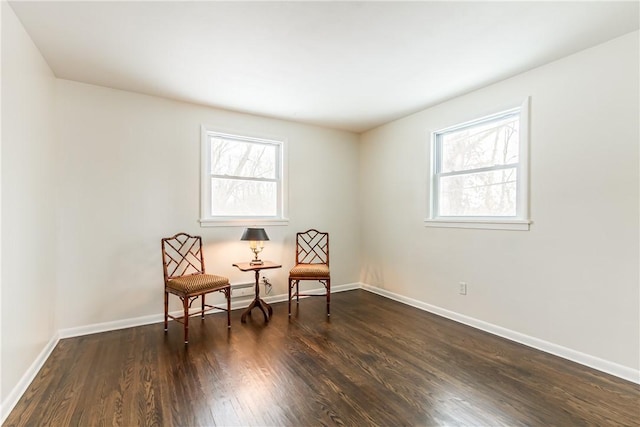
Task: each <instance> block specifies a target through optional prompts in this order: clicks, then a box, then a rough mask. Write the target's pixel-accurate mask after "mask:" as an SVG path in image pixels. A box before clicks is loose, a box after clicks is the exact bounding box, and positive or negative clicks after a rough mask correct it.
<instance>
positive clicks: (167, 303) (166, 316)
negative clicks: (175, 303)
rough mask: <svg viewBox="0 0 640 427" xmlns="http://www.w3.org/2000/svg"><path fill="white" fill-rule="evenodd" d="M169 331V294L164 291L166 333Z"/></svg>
mask: <svg viewBox="0 0 640 427" xmlns="http://www.w3.org/2000/svg"><path fill="white" fill-rule="evenodd" d="M167 330H169V292H167V291H164V331H165V332H167Z"/></svg>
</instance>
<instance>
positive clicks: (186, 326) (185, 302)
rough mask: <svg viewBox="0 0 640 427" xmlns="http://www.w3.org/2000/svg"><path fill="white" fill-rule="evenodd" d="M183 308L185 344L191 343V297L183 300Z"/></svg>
mask: <svg viewBox="0 0 640 427" xmlns="http://www.w3.org/2000/svg"><path fill="white" fill-rule="evenodd" d="M182 306H183V308H184V318H183V320H184V343H185V344H188V343H189V297H187V296H185V297H184V298H183V299H182Z"/></svg>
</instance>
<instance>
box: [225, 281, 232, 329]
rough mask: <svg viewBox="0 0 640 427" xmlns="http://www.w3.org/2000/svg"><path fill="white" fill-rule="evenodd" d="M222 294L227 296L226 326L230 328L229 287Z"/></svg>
mask: <svg viewBox="0 0 640 427" xmlns="http://www.w3.org/2000/svg"><path fill="white" fill-rule="evenodd" d="M224 296H225V297H226V298H227V328H228V329H231V289H227V290H226V292H225V293H224Z"/></svg>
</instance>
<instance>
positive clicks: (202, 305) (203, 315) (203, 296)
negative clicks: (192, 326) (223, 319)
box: [201, 294, 205, 319]
mask: <svg viewBox="0 0 640 427" xmlns="http://www.w3.org/2000/svg"><path fill="white" fill-rule="evenodd" d="M204 296H205V294H202V315H201V316H202V319H204Z"/></svg>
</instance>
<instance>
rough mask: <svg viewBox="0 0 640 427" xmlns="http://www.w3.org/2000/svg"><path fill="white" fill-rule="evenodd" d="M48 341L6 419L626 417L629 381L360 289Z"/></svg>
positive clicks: (559, 420)
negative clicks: (246, 313) (186, 327)
mask: <svg viewBox="0 0 640 427" xmlns="http://www.w3.org/2000/svg"><path fill="white" fill-rule="evenodd" d="M331 308H332V310H331V313H332V314H331V320H330V321H328V320H326V317H325V303H324V300H323V299H320V298H308V299H305V300H302V301H300V306H299V309H298V310H296V308H295V304H294V309H293V310H294V314H293V316H292V318H291V321H288V320H287V304H286V303H279V304H274V305H273V310H274V315H273V318H272V321H271V322H270V323H269V324H265V323H264V322H263V318H262V315H261V314H260V313H258V312H257V311H254V314H253V318H249V319H248V321H247V323H246V324H241V323H240V314H241V311H240V310H236V311H234V312H233V313H232V326H231V330H230V331H228V330H227V328H226V315H225V314H223V313H221V314H214V315H210V316H207V318H206V319H205V321H204V322H202V321H200V320H199V319H193V321H192V322H190V335H189V337H190V343H189V345H188V346H186V347H185V345H184V344H183V342H182V328H181V325H179V324H175V323H173V322H171V323H170V324H169V332H168V334H167V335H165V334H164V332H163V330H162V324H155V325H149V326H142V327H137V328H130V329H125V330H120V331H113V332H106V333H101V334H95V335H88V336H83V337H77V338H70V339H65V340H61V341H60V342H59V344H58V345H57V347H56V348H55V350H54V351H53V353H52V355H51V357H50V358H49V360H48V361H47V362H46V364H45V366H44V367H43V368H42V370H41V371H40V373H39V374H38V376H37V377H36V379H35V380H34V381H33V383H32V384H31V386H30V387H29V389H28V390H27V391H26V393H25V394H24V396H23V397H22V399H21V400H20V402H19V403H18V404H17V406H16V407H15V409H14V410H13V412H12V413H11V414H10V415H9V417H8V419H7V420H6V422H5V425H8V426H13V425H24V426H45V425H46V426H103V425H117V426H139V425H150V426H151V425H157V426H213V425H223V426H233V425H243V426H248V425H253V426H263V425H288V426H319V425H329V426H330V425H347V426H363V425H380V426H406V425H420V426H429V425H464V426H467V425H469V426H503V425H505V426H525V425H526V426H582V425H600V426H624V425H628V426H639V425H640V386H638V385H636V384H633V383H630V382H627V381H624V380H621V379H618V378H616V377H613V376H609V375H606V374H603V373H600V372H598V371H595V370H592V369H589V368H586V367H584V366H581V365H578V364H575V363H572V362H569V361H566V360H563V359H560V358H557V357H554V356H551V355H549V354H546V353H542V352H539V351H536V350H533V349H530V348H528V347H525V346H522V345H519V344H516V343H513V342H510V341H507V340H504V339H501V338H498V337H495V336H493V335H490V334H487V333H484V332H481V331H478V330H475V329H473V328H470V327H467V326H463V325H460V324H458V323H455V322H453V321H450V320H446V319H443V318H441V317H438V316H435V315H432V314H429V313H426V312H423V311H420V310H418V309H415V308H412V307H408V306H405V305H402V304H400V303H397V302H394V301H391V300H388V299H385V298H383V297H380V296H377V295H374V294H371V293H368V292H366V291H363V290H357V291H350V292H342V293H337V294H335V295H333V296H332V304H331Z"/></svg>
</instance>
